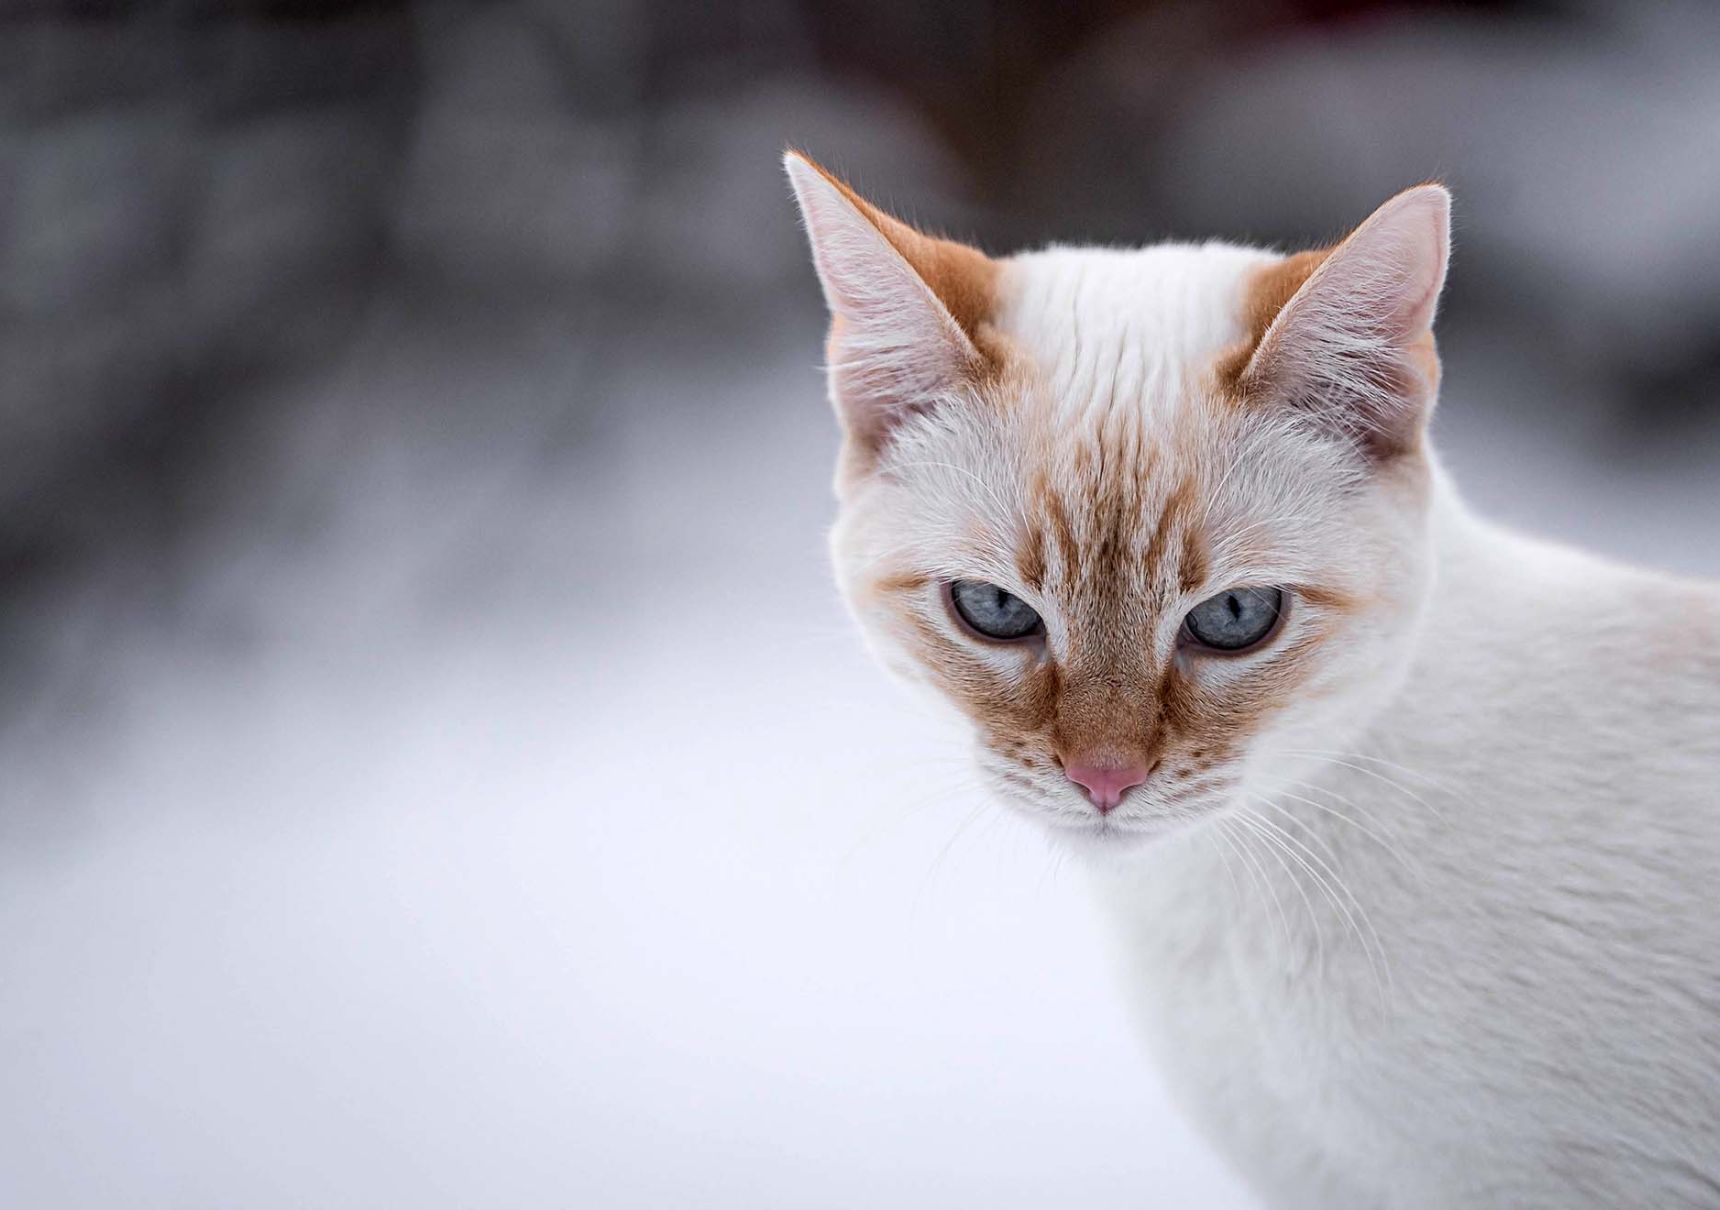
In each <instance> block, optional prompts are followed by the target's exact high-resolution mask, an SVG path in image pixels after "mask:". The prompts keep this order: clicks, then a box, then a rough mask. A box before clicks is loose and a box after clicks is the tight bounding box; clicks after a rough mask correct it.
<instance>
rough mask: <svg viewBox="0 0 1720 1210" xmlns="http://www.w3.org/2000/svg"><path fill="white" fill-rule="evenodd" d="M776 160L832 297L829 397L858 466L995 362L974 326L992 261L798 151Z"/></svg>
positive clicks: (993, 275)
mask: <svg viewBox="0 0 1720 1210" xmlns="http://www.w3.org/2000/svg"><path fill="white" fill-rule="evenodd" d="M783 166H784V167H785V168H786V169H787V170H788V178H789V181H790V183H792V184H793V186H794V194H795V198H796V200H798V201H799V203H800V213H801V216H802V218H803V219H804V220H805V222H806V232H807V237H808V239H809V240H810V241H811V243H812V259H813V262H814V263H815V264H816V266H817V268H818V279H819V281H820V283H821V284H822V285H823V287H824V298H825V301H826V302H827V303H828V304H829V306H830V341H829V350H828V351H829V363H830V365H829V368H830V396H831V401H832V402H833V403H834V404H835V405H836V413H837V416H838V418H839V419H840V420H841V421H842V427H843V431H844V433H845V434H846V436H847V438H848V450H847V453H846V455H845V461H846V465H847V466H848V467H850V468H853V469H855V470H865V469H866V468H867V467H868V466H870V464H871V463H872V462H874V461H875V460H876V459H877V457H878V455H879V454H880V453H881V452H882V451H883V449H884V448H885V446H886V445H887V443H888V442H889V439H890V436H891V433H892V432H893V431H894V430H895V429H896V428H897V427H898V426H899V425H900V424H901V423H902V422H903V421H904V420H905V419H907V418H909V417H911V416H913V415H916V414H918V413H920V412H924V411H926V410H928V409H930V408H933V407H935V406H937V405H938V404H939V403H940V401H943V400H947V399H948V398H950V397H951V396H953V395H957V394H960V393H961V391H962V389H963V388H964V387H967V386H970V385H972V384H973V383H975V382H977V381H979V380H980V379H981V378H983V377H984V376H985V375H986V374H987V373H989V372H990V371H991V370H992V369H994V368H995V367H994V365H993V359H992V358H990V357H989V356H988V355H987V354H986V353H985V352H983V351H982V347H983V345H984V343H985V341H984V338H983V336H982V334H981V329H982V326H983V325H984V324H985V323H986V321H987V319H988V317H989V316H990V315H991V313H992V308H993V295H994V292H995V287H996V280H997V273H998V266H997V264H996V262H994V261H992V260H991V259H990V258H989V257H987V256H986V255H985V254H984V253H982V252H980V251H979V250H978V249H977V248H971V247H969V246H968V245H966V244H961V243H956V242H955V241H953V240H945V239H937V238H935V237H933V236H929V235H925V234H923V233H922V232H919V231H916V230H915V229H914V228H912V227H910V226H908V224H906V223H904V222H902V221H900V220H899V219H895V218H892V217H890V216H889V215H888V214H885V213H884V212H883V211H882V210H880V209H878V208H877V207H876V206H874V205H872V204H871V203H870V202H868V201H866V200H865V199H864V198H862V197H861V196H860V195H859V194H857V193H855V192H854V191H853V190H852V189H850V188H849V187H848V186H847V185H845V184H843V183H842V182H841V181H839V180H837V179H836V177H834V176H832V175H831V174H830V173H828V172H826V171H825V170H824V169H822V168H820V167H819V166H818V165H816V164H814V163H813V162H812V161H811V160H809V159H807V158H805V157H804V156H802V155H800V154H798V153H797V152H793V151H790V152H789V153H788V154H786V155H785V156H784V157H783Z"/></svg>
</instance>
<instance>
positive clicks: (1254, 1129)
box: [787, 154, 1720, 1210]
mask: <svg viewBox="0 0 1720 1210" xmlns="http://www.w3.org/2000/svg"><path fill="white" fill-rule="evenodd" d="M787 167H788V172H789V176H790V178H791V180H792V182H793V185H794V189H795V192H796V194H797V195H798V198H799V201H800V206H801V209H802V213H803V216H804V219H805V222H806V226H807V229H808V231H809V233H810V237H811V242H812V249H813V254H814V259H815V260H816V262H817V266H818V271H819V275H820V277H821V280H822V282H823V285H824V291H825V295H826V298H827V300H828V302H829V304H830V308H831V311H832V316H833V322H832V325H831V334H830V349H829V361H830V386H831V395H832V399H833V400H834V402H835V405H836V408H837V412H838V415H839V417H840V418H841V421H842V425H843V430H844V434H845V441H844V447H843V452H842V457H841V464H840V468H839V472H838V481H837V487H838V496H839V498H840V502H841V512H840V519H839V521H838V523H837V526H836V531H835V535H834V539H833V542H834V549H835V556H836V564H837V568H838V571H839V575H840V579H841V583H842V586H843V589H844V592H845V593H846V595H847V597H848V599H849V601H850V603H851V605H852V608H853V610H854V612H855V614H856V616H857V617H858V618H859V619H860V621H861V623H862V625H863V627H864V629H865V631H866V633H867V635H868V637H869V640H870V642H871V643H872V645H873V646H874V647H875V649H876V650H877V652H878V653H879V654H880V655H881V657H882V658H883V659H884V660H885V661H886V662H887V663H888V664H889V665H890V666H891V667H893V668H895V669H897V670H899V671H900V672H902V673H904V674H905V675H907V676H909V677H912V678H914V679H916V680H919V681H921V682H925V683H929V684H930V685H932V686H934V687H935V688H936V689H937V690H938V691H940V692H941V693H943V694H944V695H945V696H947V697H948V698H949V699H950V700H951V701H952V702H953V703H954V704H955V705H956V706H957V707H959V708H960V709H961V710H962V711H963V712H964V713H965V714H966V715H967V717H968V718H969V719H971V721H972V722H973V724H974V730H975V734H976V736H977V739H978V744H977V752H978V757H979V761H980V764H981V766H982V767H983V769H984V770H985V772H986V774H987V777H988V780H989V781H990V782H991V783H992V784H993V785H994V786H995V788H996V791H997V793H998V795H999V796H1000V798H1002V799H1003V800H1004V801H1005V802H1007V803H1009V804H1010V805H1011V806H1013V807H1014V808H1016V809H1019V810H1021V811H1023V812H1026V813H1027V814H1029V815H1031V816H1034V817H1036V818H1038V819H1040V820H1041V821H1043V822H1044V824H1045V825H1046V826H1047V828H1048V829H1049V830H1050V831H1051V832H1052V833H1053V834H1054V835H1056V836H1057V837H1059V838H1060V839H1061V840H1062V841H1064V842H1065V843H1068V844H1072V845H1076V846H1078V847H1079V848H1080V849H1082V850H1083V851H1084V852H1087V853H1089V854H1092V855H1093V856H1095V857H1096V858H1098V860H1096V861H1095V862H1093V863H1092V864H1093V867H1094V877H1095V880H1096V882H1097V883H1098V886H1099V888H1100V893H1101V896H1102V899H1103V901H1104V903H1105V905H1106V906H1107V908H1108V909H1109V912H1110V914H1111V916H1112V917H1113V918H1114V920H1115V922H1116V925H1117V929H1116V933H1117V943H1118V951H1119V953H1120V955H1121V957H1122V961H1123V963H1124V964H1125V967H1126V970H1127V972H1128V985H1129V987H1130V988H1131V992H1132V997H1133V1000H1134V1003H1135V1005H1136V1007H1137V1009H1138V1015H1139V1018H1140V1020H1141V1021H1142V1022H1143V1024H1144V1027H1145V1031H1146V1033H1147V1034H1148V1036H1149V1038H1150V1040H1151V1043H1152V1048H1153V1050H1154V1052H1155V1054H1156V1056H1157V1059H1158V1061H1159V1063H1160V1065H1161V1066H1162V1069H1163V1071H1164V1074H1165V1076H1166V1078H1167V1079H1168V1081H1169V1082H1170V1084H1171V1085H1172V1087H1173V1089H1174V1090H1175V1092H1176V1094H1177V1095H1178V1097H1179V1099H1180V1101H1181V1103H1182V1104H1183V1105H1184V1106H1185V1107H1186V1110H1187V1112H1188V1113H1189V1114H1190V1115H1192V1117H1193V1118H1195V1119H1196V1120H1197V1121H1198V1122H1199V1123H1200V1124H1201V1125H1202V1126H1203V1127H1204V1129H1205V1131H1206V1132H1207V1133H1208V1134H1209V1135H1210V1136H1211V1138H1212V1139H1213V1140H1214V1141H1215V1143H1216V1144H1217V1145H1218V1146H1219V1147H1220V1148H1221V1149H1222V1150H1223V1151H1224V1152H1225V1153H1226V1154H1227V1155H1228V1156H1229V1157H1230V1158H1231V1160H1232V1161H1233V1162H1234V1163H1235V1164H1236V1166H1237V1167H1238V1168H1239V1169H1240V1170H1241V1171H1242V1172H1243V1173H1244V1174H1245V1175H1246V1177H1247V1178H1248V1179H1249V1181H1250V1182H1251V1183H1252V1185H1253V1187H1254V1188H1255V1189H1256V1190H1257V1191H1258V1192H1259V1194H1260V1195H1261V1197H1262V1198H1263V1199H1264V1200H1265V1201H1266V1202H1267V1203H1268V1204H1269V1205H1272V1206H1285V1207H1288V1206H1299V1207H1320V1208H1322V1210H1333V1208H1340V1207H1380V1206H1391V1207H1420V1206H1429V1207H1431V1206H1438V1207H1458V1206H1462V1207H1475V1206H1512V1207H1538V1206H1548V1207H1552V1206H1558V1207H1571V1206H1607V1207H1612V1206H1654V1207H1667V1206H1697V1205H1701V1206H1720V591H1717V589H1716V588H1715V587H1714V586H1712V585H1704V584H1698V583H1690V582H1685V581H1680V580H1676V579H1673V578H1670V577H1667V576H1661V575H1655V574H1652V573H1647V572H1641V571H1635V570H1630V569H1627V568H1623V567H1618V566H1614V565H1611V564H1609V563H1606V562H1603V561H1601V560H1599V559H1595V558H1591V557H1589V556H1586V555H1583V554H1579V553H1576V552H1574V551H1570V550H1565V549H1562V548H1559V547H1555V546H1552V545H1549V544H1546V543H1542V542H1537V541H1533V540H1530V539H1527V538H1524V537H1521V536H1518V535H1516V534H1512V533H1508V532H1506V531H1504V530H1501V529H1499V528H1497V527H1495V526H1492V525H1490V524H1488V523H1487V522H1485V521H1482V520H1480V519H1478V518H1477V517H1475V516H1473V515H1472V514H1471V513H1470V512H1469V511H1468V510H1467V509H1466V508H1465V506H1464V504H1463V502H1462V500H1461V499H1460V498H1459V496H1458V495H1457V493H1456V491H1455V490H1454V489H1453V487H1452V485H1451V483H1450V482H1449V480H1448V479H1447V477H1446V476H1445V475H1444V474H1443V473H1442V472H1441V470H1440V467H1439V464H1438V461H1437V459H1436V457H1435V456H1434V454H1433V452H1432V451H1431V450H1430V449H1429V448H1428V442H1427V435H1426V434H1427V421H1428V417H1429V413H1430V411H1431V409H1432V407H1433V404H1434V398H1435V395H1436V393H1437V387H1438V376H1439V363H1438V359H1437V356H1436V355H1435V352H1434V345H1433V338H1432V329H1431V325H1432V320H1433V315H1434V310H1435V305H1436V302H1437V300H1438V297H1439V292H1440V287H1441V284H1442V282H1443V279H1444V275H1445V266H1446V254H1447V215H1448V206H1449V203H1448V197H1447V194H1446V192H1445V190H1444V189H1442V188H1441V187H1439V186H1437V185H1422V186H1419V187H1417V188H1414V189H1410V190H1408V191H1407V192H1404V193H1401V194H1399V195H1398V196H1397V197H1395V198H1393V199H1392V200H1390V201H1389V202H1387V203H1386V204H1385V205H1384V206H1382V207H1381V208H1380V209H1379V210H1378V211H1376V212H1375V213H1374V214H1373V215H1372V216H1371V217H1370V218H1369V219H1368V220H1367V221H1366V222H1365V223H1363V224H1362V225H1361V226H1360V227H1359V228H1357V229H1356V230H1355V231H1354V232H1353V233H1352V234H1351V235H1350V236H1349V237H1348V238H1347V239H1345V240H1344V241H1342V242H1341V243H1339V244H1338V245H1336V246H1335V247H1333V248H1330V249H1326V250H1323V251H1318V252H1311V253H1303V254H1301V255H1298V256H1293V257H1283V256H1280V255H1277V254H1275V253H1272V252H1266V251H1260V250H1256V249H1249V248H1241V247H1234V246H1230V245H1225V244H1216V243H1211V244H1204V245H1199V246H1194V245H1165V246H1159V247H1150V248H1145V249H1141V250H1139V251H1111V250H1096V249H1084V248H1060V247H1053V248H1050V249H1047V250H1045V251H1041V252H1033V253H1027V254H1023V255H1019V256H1014V257H1010V258H1007V259H991V258H988V257H986V256H984V255H983V254H981V253H980V252H978V251H976V250H974V249H972V248H969V247H967V246H965V245H962V244H957V243H953V242H950V241H947V240H941V239H935V238H932V237H930V236H927V235H924V234H922V233H920V232H918V231H915V230H914V229H912V228H910V227H908V226H906V225H905V224H902V223H900V222H898V221H897V220H895V219H892V218H890V217H889V216H887V215H885V214H883V213H882V212H880V211H879V210H877V209H876V208H874V207H872V206H870V205H869V204H867V203H866V202H865V201H863V200H862V199H861V198H859V197H858V196H857V195H855V194H854V193H853V192H852V191H851V190H849V189H848V188H847V187H846V186H844V185H843V184H842V183H841V182H839V181H837V180H836V179H835V178H834V177H832V176H830V175H829V174H828V173H825V172H824V171H823V170H822V169H819V168H817V167H816V166H815V165H813V164H812V163H811V162H810V161H808V160H806V159H804V158H802V157H800V156H797V155H794V154H790V155H789V157H788V159H787ZM1717 496H1720V491H1717ZM1716 514H1717V515H1716V518H1715V520H1716V523H1717V524H1720V500H1717V508H1716ZM1148 1193H1149V1191H1145V1190H1143V1197H1146V1196H1148Z"/></svg>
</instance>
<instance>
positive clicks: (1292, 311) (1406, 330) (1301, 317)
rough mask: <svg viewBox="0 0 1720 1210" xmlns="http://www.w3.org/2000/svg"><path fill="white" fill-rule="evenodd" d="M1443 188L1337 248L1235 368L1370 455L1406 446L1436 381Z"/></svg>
mask: <svg viewBox="0 0 1720 1210" xmlns="http://www.w3.org/2000/svg"><path fill="white" fill-rule="evenodd" d="M1450 225H1451V195H1450V194H1449V193H1447V192H1446V190H1445V189H1444V187H1443V186H1440V185H1418V186H1416V187H1415V188H1413V189H1407V190H1405V191H1404V192H1402V193H1400V194H1398V195H1397V196H1396V197H1394V198H1392V199H1391V200H1390V201H1388V202H1386V203H1385V204H1384V205H1383V206H1381V207H1380V208H1379V209H1378V210H1376V211H1374V212H1373V214H1372V215H1370V216H1369V217H1368V219H1367V221H1366V222H1364V223H1362V225H1361V226H1360V227H1357V228H1356V230H1355V231H1354V232H1352V233H1351V235H1350V236H1349V238H1348V239H1346V240H1344V242H1343V243H1341V244H1339V245H1338V246H1337V247H1336V248H1334V249H1333V250H1332V251H1331V252H1330V253H1329V254H1328V255H1327V256H1326V259H1325V260H1324V261H1323V262H1322V263H1321V264H1320V266H1319V267H1318V268H1317V269H1315V270H1314V272H1313V273H1311V274H1310V275H1309V276H1308V279H1307V281H1305V282H1304V283H1303V284H1302V287H1301V288H1300V289H1299V290H1297V291H1296V293H1295V294H1294V295H1293V296H1292V297H1291V299H1290V301H1289V302H1288V303H1286V304H1285V305H1284V307H1283V309H1282V310H1281V311H1280V312H1279V313H1278V315H1277V317H1276V318H1275V319H1274V320H1273V321H1272V324H1271V326H1270V327H1269V328H1268V329H1267V330H1266V333H1265V335H1263V336H1262V337H1261V339H1260V343H1259V345H1258V346H1257V347H1256V349H1255V352H1254V355H1253V357H1252V358H1251V359H1250V361H1249V363H1248V366H1247V368H1246V369H1245V370H1244V371H1243V375H1242V382H1243V384H1244V385H1245V386H1246V387H1249V388H1252V389H1261V390H1264V391H1265V392H1269V393H1270V394H1271V395H1272V396H1274V397H1276V398H1278V399H1280V400H1284V401H1288V402H1290V403H1291V404H1292V405H1293V406H1296V407H1299V408H1303V409H1306V410H1308V411H1310V412H1313V413H1314V414H1316V415H1317V416H1318V417H1319V418H1320V419H1321V420H1323V421H1325V422H1328V423H1330V424H1332V425H1334V426H1336V427H1338V428H1339V429H1341V430H1342V431H1343V432H1345V433H1346V434H1347V435H1349V436H1351V437H1353V438H1355V439H1356V440H1357V441H1358V442H1359V443H1360V444H1362V445H1363V447H1364V448H1366V449H1368V450H1369V451H1370V452H1373V453H1376V454H1389V453H1390V452H1393V451H1401V450H1404V449H1411V448H1414V446H1415V445H1416V443H1417V442H1418V440H1419V437H1420V434H1421V430H1422V427H1423V426H1424V425H1425V423H1426V420H1427V416H1428V414H1429V413H1430V412H1431V410H1432V406H1433V398H1434V394H1435V392H1436V391H1437V388H1438V364H1439V363H1438V360H1437V358H1436V356H1435V355H1434V351H1433V334H1432V333H1433V316H1434V311H1435V309H1436V307H1437V306H1438V303H1439V292H1440V288H1441V287H1442V286H1443V285H1444V283H1445V269H1446V262H1447V259H1448V257H1449V255H1450Z"/></svg>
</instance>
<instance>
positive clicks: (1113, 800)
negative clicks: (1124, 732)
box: [1063, 759, 1148, 815]
mask: <svg viewBox="0 0 1720 1210" xmlns="http://www.w3.org/2000/svg"><path fill="white" fill-rule="evenodd" d="M1063 771H1064V772H1065V773H1067V774H1068V775H1069V780H1070V781H1072V782H1074V783H1075V784H1076V785H1078V786H1080V787H1081V788H1082V789H1083V790H1085V791H1087V797H1088V798H1089V799H1090V800H1091V801H1092V803H1093V805H1094V806H1095V807H1098V808H1099V813H1100V814H1102V815H1103V814H1106V813H1108V812H1110V811H1111V809H1112V808H1114V807H1115V806H1116V805H1117V804H1118V803H1120V802H1122V801H1123V793H1124V791H1126V790H1129V789H1132V788H1133V787H1135V786H1138V785H1140V784H1141V783H1142V782H1144V781H1146V780H1147V772H1148V770H1147V767H1146V766H1145V765H1142V764H1136V763H1133V762H1126V761H1125V762H1116V761H1106V760H1098V759H1094V760H1085V761H1071V762H1070V763H1068V764H1066V765H1065V766H1064V767H1063Z"/></svg>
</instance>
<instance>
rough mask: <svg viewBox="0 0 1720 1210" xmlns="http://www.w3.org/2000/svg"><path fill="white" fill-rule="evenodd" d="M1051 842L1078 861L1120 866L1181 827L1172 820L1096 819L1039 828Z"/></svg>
mask: <svg viewBox="0 0 1720 1210" xmlns="http://www.w3.org/2000/svg"><path fill="white" fill-rule="evenodd" d="M1040 826H1041V827H1042V828H1043V829H1044V830H1045V833H1046V835H1047V836H1049V837H1050V839H1051V843H1052V844H1053V845H1055V846H1056V847H1058V848H1060V849H1063V850H1064V851H1065V852H1068V853H1069V854H1071V855H1072V856H1074V857H1076V858H1077V859H1079V860H1081V861H1087V862H1092V863H1094V864H1097V865H1121V864H1126V863H1127V862H1129V861H1131V860H1132V859H1134V858H1136V857H1139V856H1140V855H1141V854H1143V853H1146V852H1147V851H1149V850H1150V849H1152V848H1153V846H1154V845H1156V844H1157V843H1158V842H1159V841H1161V840H1163V839H1164V838H1165V837H1166V836H1169V835H1171V834H1172V833H1173V832H1176V831H1178V830H1179V828H1180V827H1181V826H1182V825H1180V824H1179V823H1177V822H1176V821H1173V820H1162V821H1155V822H1152V823H1147V824H1131V825H1128V826H1120V825H1118V824H1114V823H1110V822H1108V821H1106V820H1100V819H1096V820H1094V821H1093V822H1092V823H1088V824H1066V823H1046V822H1044V821H1041V825H1040Z"/></svg>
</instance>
